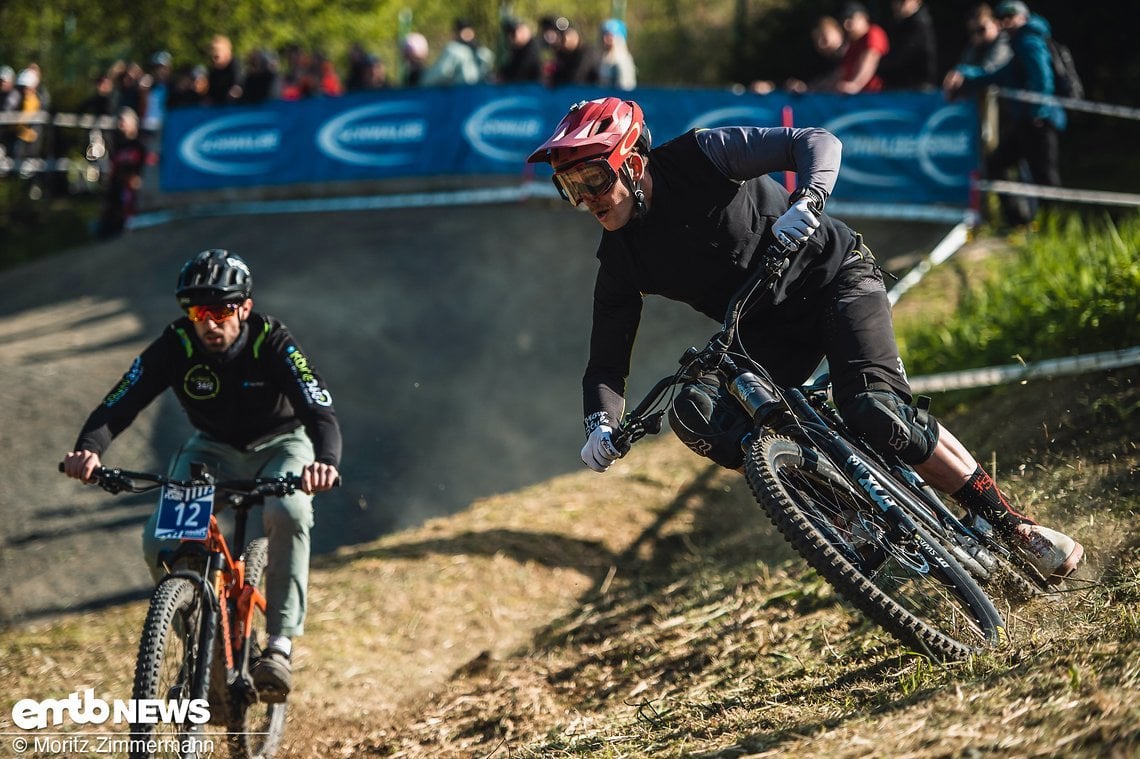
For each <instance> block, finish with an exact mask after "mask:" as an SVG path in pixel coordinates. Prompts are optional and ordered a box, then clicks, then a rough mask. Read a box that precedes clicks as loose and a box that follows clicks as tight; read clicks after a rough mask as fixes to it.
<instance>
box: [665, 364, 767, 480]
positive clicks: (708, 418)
mask: <svg viewBox="0 0 1140 759" xmlns="http://www.w3.org/2000/svg"><path fill="white" fill-rule="evenodd" d="M669 426H670V427H672V428H673V432H674V433H676V435H677V437H678V438H680V440H681V442H682V443H684V444H685V445H687V446H688V447H689V448H690V449H691V450H693V451H694V452H696V453H698V454H700V455H701V456H704V457H705V458H709V459H712V460H713V461H715V462H716V463H717V464H720V465H721V466H723V467H725V468H726V469H739V468H740V467H741V466H743V465H744V453H743V451H741V449H740V440H741V438H743V437H744V435H745V434H747V433H748V431H749V429H750V428H751V426H752V421H751V420H750V419H749V418H748V416H747V414H745V413H744V410H743V409H742V408H740V405H739V404H738V403H737V402H736V400H734V399H733V398H732V396H730V395H728V394H727V393H726V392H724V390H722V389H721V388H720V387H719V386H716V385H709V384H707V383H705V382H699V381H698V382H690V383H688V384H686V385H685V386H684V387H682V388H681V391H680V392H679V393H677V397H676V398H674V399H673V404H672V405H671V406H670V407H669Z"/></svg>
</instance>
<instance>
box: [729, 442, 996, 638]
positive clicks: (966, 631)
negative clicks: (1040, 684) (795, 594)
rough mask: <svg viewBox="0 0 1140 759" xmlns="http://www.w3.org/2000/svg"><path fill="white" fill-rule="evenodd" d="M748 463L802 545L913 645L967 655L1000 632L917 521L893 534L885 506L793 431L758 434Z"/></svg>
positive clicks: (978, 594) (828, 575)
mask: <svg viewBox="0 0 1140 759" xmlns="http://www.w3.org/2000/svg"><path fill="white" fill-rule="evenodd" d="M745 472H746V476H747V478H748V483H749V486H750V487H751V488H752V493H753V495H754V496H755V498H756V500H757V502H758V503H760V505H762V506H763V507H764V509H765V510H766V511H767V512H768V515H769V517H770V518H771V519H772V522H773V523H774V524H775V525H776V527H777V528H778V529H779V530H780V532H781V533H783V535H784V537H785V538H787V539H788V541H789V542H790V543H791V544H792V546H793V547H794V548H795V549H796V551H797V552H799V554H800V555H801V556H803V557H804V558H805V559H806V560H807V561H808V563H809V564H810V565H811V566H812V567H814V568H815V569H816V571H818V572H819V573H820V574H821V575H822V576H823V577H824V578H825V579H826V580H827V581H828V582H829V583H831V585H832V586H833V587H835V589H836V590H837V591H839V593H840V594H841V595H842V596H843V597H844V598H846V599H847V600H848V601H849V602H850V603H851V604H853V605H854V606H855V607H857V608H858V609H859V610H860V611H862V612H863V613H864V614H866V615H867V616H868V617H870V618H871V619H872V620H874V621H875V622H876V623H878V624H879V625H880V626H881V627H882V628H883V629H885V630H886V631H887V632H889V633H891V634H892V635H893V636H895V637H896V638H898V639H899V640H900V641H902V642H903V643H905V644H907V645H909V646H911V647H912V648H913V649H914V650H916V651H918V652H920V653H924V654H926V655H928V656H930V657H932V658H934V659H938V660H944V661H945V660H953V659H960V658H963V657H965V656H967V655H969V654H971V653H974V652H976V651H978V650H980V649H983V648H986V647H989V646H993V645H995V644H997V643H999V642H1001V641H1003V640H1004V635H1005V627H1004V622H1003V620H1002V618H1001V615H1000V614H999V613H998V612H997V610H996V609H995V608H994V605H993V603H992V602H991V601H990V599H989V598H988V597H987V596H986V594H985V593H984V592H983V591H982V589H981V588H980V587H979V586H978V584H977V583H976V582H975V581H974V579H973V578H972V577H971V576H970V575H969V573H967V572H966V570H965V569H963V568H962V567H961V565H960V564H958V562H957V561H955V560H954V559H953V557H951V556H950V554H949V553H947V552H946V550H945V549H944V548H943V547H942V546H941V545H939V544H938V542H937V541H935V540H933V539H932V538H931V537H930V536H929V534H927V532H926V531H925V530H923V529H922V528H921V527H920V528H919V529H918V531H917V533H916V534H915V535H914V536H912V537H911V538H909V539H906V540H905V541H900V542H893V541H892V540H891V539H890V536H889V528H888V525H887V523H886V521H885V519H884V516H883V513H882V510H881V509H880V508H879V506H878V505H877V504H876V503H875V502H874V501H872V500H871V499H870V498H869V497H868V496H867V495H866V493H865V492H864V491H863V490H862V488H860V487H857V486H855V485H852V484H851V483H850V482H848V480H847V477H846V475H844V474H843V473H842V472H841V471H840V470H838V469H837V468H836V467H835V466H834V465H832V464H831V462H830V461H829V460H828V459H827V458H826V457H825V456H823V455H821V454H819V453H817V452H816V451H814V450H812V449H810V448H804V447H801V446H800V445H799V444H797V443H795V442H793V441H792V440H789V439H787V438H782V437H776V436H768V437H764V438H761V439H760V440H758V441H756V442H754V443H753V444H752V446H751V447H750V448H749V450H748V451H747V452H746V456H745Z"/></svg>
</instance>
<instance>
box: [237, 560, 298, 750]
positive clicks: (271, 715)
mask: <svg viewBox="0 0 1140 759" xmlns="http://www.w3.org/2000/svg"><path fill="white" fill-rule="evenodd" d="M243 558H244V559H245V577H246V582H248V583H249V584H250V585H253V586H254V587H256V588H258V589H259V590H260V591H261V592H262V594H263V595H264V593H265V582H264V579H265V568H266V566H267V565H268V564H269V541H268V540H266V539H265V538H258V539H257V540H254V541H252V542H250V544H249V545H248V546H247V547H246V550H245V553H244V554H243ZM252 627H253V630H252V631H251V633H250V636H251V638H252V641H251V643H252V645H251V650H250V654H249V659H250V660H249V666H250V668H251V669H252V668H253V665H254V663H255V662H256V661H257V657H258V656H260V654H261V646H260V645H259V644H258V642H257V637H256V636H258V635H265V616H264V615H263V614H262V613H261V612H260V611H258V610H256V609H255V610H254V614H253V624H252ZM236 653H237V652H235V654H236ZM286 706H287V702H285V701H282V702H280V703H276V704H266V703H262V702H257V703H253V704H250V703H246V702H244V701H238V700H237V699H236V698H232V699H231V702H230V705H229V731H230V749H231V756H235V757H240V758H241V759H271V757H272V756H273V755H274V754H275V753H277V750H278V749H279V748H280V747H281V740H282V738H283V737H284V736H285V712H286Z"/></svg>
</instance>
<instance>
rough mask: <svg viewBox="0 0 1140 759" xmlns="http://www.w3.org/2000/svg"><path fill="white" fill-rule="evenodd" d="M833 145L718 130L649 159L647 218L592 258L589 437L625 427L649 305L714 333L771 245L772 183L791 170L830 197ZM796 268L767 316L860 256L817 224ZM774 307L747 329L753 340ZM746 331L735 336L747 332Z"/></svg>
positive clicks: (687, 138)
mask: <svg viewBox="0 0 1140 759" xmlns="http://www.w3.org/2000/svg"><path fill="white" fill-rule="evenodd" d="M840 152H841V146H840V144H839V141H838V140H837V139H836V138H834V137H833V136H832V135H830V134H829V133H827V132H825V131H823V130H821V129H791V128H773V129H765V128H760V127H725V128H720V129H709V130H695V131H690V132H688V133H686V134H684V135H682V136H680V137H678V138H676V139H674V140H671V141H670V142H667V143H665V144H664V145H662V146H660V147H659V148H656V149H654V150H653V151H652V152H651V153H650V156H649V172H650V174H651V175H652V179H653V196H652V203H651V205H650V208H649V211H648V212H647V213H646V214H645V215H644V216H643V217H641V218H639V219H634V220H633V221H631V222H630V223H629V224H626V225H625V226H624V227H623V228H621V229H619V230H617V231H614V232H609V231H606V232H603V233H602V239H601V243H600V244H599V246H598V253H597V256H598V260H599V262H600V266H599V269H598V274H597V280H596V282H595V285H594V319H593V331H592V333H591V337H590V359H589V363H588V364H587V366H586V371H585V374H584V376H583V378H582V390H583V410H584V413H585V426H586V432H587V433H589V432H590V431H591V430H592V429H593V428H594V427H596V426H597V425H598V424H609V425H612V424H614V423H615V422H617V421H618V420H620V418H621V413H622V408H623V406H624V402H625V399H624V396H625V388H626V378H627V377H628V375H629V370H630V357H631V354H632V351H633V344H634V339H635V337H636V335H637V328H638V326H639V324H640V321H641V309H642V301H643V299H644V297H645V295H647V294H657V295H662V296H664V297H666V298H669V299H671V300H676V301H680V302H682V303H687V304H688V305H690V306H692V307H693V308H694V309H696V310H697V311H700V312H701V313H703V314H705V315H707V316H709V317H711V318H713V319H715V320H717V321H719V320H721V319H722V318H724V312H725V308H726V307H727V305H728V301H729V300H730V298H731V296H732V294H733V293H734V292H736V290H737V289H738V288H739V287H740V286H741V285H742V284H743V283H744V282H745V280H746V279H747V278H748V277H749V276H750V274H749V272H750V271H751V270H752V269H753V268H754V267H755V266H756V265H758V262H759V260H760V255H758V254H757V252H758V251H759V252H760V254H762V253H763V251H764V250H766V249H767V247H768V246H769V245H771V244H773V243H774V242H775V237H774V236H773V234H772V231H771V227H772V224H773V223H774V222H775V221H776V219H777V218H779V216H780V215H781V214H782V213H784V212H785V211H786V210H787V208H788V193H787V191H786V190H784V188H783V187H782V186H781V185H780V184H778V183H777V182H776V181H775V180H773V179H772V178H771V177H769V176H767V174H768V173H769V172H773V171H785V170H794V171H797V172H798V179H799V185H800V186H801V187H804V186H807V187H810V188H811V189H813V190H814V191H815V192H817V193H818V194H819V195H820V196H821V197H823V198H827V197H828V196H829V195H830V194H831V190H832V189H833V187H834V185H835V181H836V177H837V176H838V172H839V163H840ZM820 222H821V225H820V229H819V230H817V231H816V233H815V234H813V235H812V236H811V238H809V240H808V241H807V242H806V243H805V244H804V245H803V247H802V248H801V249H800V250H798V251H797V252H796V253H795V254H794V255H793V256H792V258H791V261H790V268H789V270H788V271H787V273H786V274H785V275H784V277H783V278H782V285H781V289H780V290H779V291H778V292H777V293H776V297H775V298H774V300H773V301H772V305H776V304H780V303H783V302H786V301H788V300H789V299H792V298H793V296H795V297H796V298H797V299H802V298H803V296H804V295H805V294H808V293H813V292H818V291H819V290H820V289H821V288H822V287H823V286H824V285H826V284H827V283H828V282H830V281H831V280H832V279H833V278H834V277H835V275H836V272H838V270H839V267H840V264H841V263H842V261H843V259H844V258H845V257H846V256H847V254H848V253H850V251H851V250H853V249H854V247H855V246H856V244H857V243H856V237H855V233H854V232H852V231H851V230H850V229H849V228H848V227H847V226H846V225H845V224H843V223H842V222H840V221H837V220H836V219H834V218H832V217H829V216H827V215H826V214H823V215H822V216H821V218H820ZM770 307H771V306H769V307H766V308H758V309H756V310H754V311H753V313H751V314H750V315H749V317H748V321H750V322H751V324H752V326H753V327H754V328H755V327H757V326H759V325H760V324H762V320H763V319H764V313H765V312H767V311H768V310H769V308H770ZM748 326H749V325H748V324H742V328H747V327H748Z"/></svg>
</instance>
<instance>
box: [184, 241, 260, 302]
mask: <svg viewBox="0 0 1140 759" xmlns="http://www.w3.org/2000/svg"><path fill="white" fill-rule="evenodd" d="M174 294H175V295H176V296H177V297H178V305H180V306H182V307H186V306H190V305H203V306H208V305H213V304H216V303H228V302H231V301H243V300H245V299H246V298H248V297H250V295H252V294H253V276H252V275H251V274H250V273H249V265H248V264H246V262H245V261H243V260H242V259H241V257H240V256H235V255H234V254H233V253H230V252H229V251H225V250H221V249H220V248H213V249H211V250H203V251H202V252H201V253H199V254H198V255H196V256H194V257H193V258H191V259H190V260H189V261H187V262H186V265H185V266H183V267H182V271H181V272H180V273H179V274H178V288H177V289H176V290H175V291H174Z"/></svg>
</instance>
